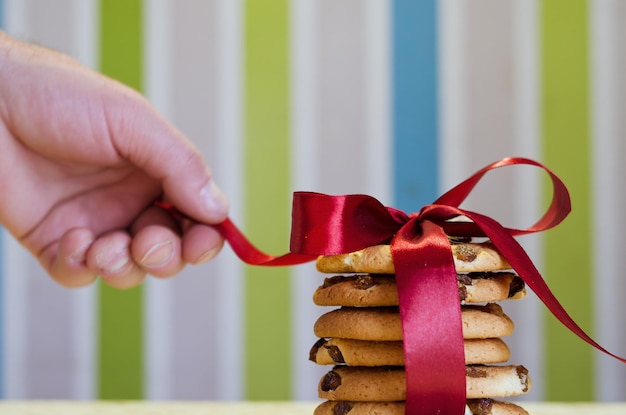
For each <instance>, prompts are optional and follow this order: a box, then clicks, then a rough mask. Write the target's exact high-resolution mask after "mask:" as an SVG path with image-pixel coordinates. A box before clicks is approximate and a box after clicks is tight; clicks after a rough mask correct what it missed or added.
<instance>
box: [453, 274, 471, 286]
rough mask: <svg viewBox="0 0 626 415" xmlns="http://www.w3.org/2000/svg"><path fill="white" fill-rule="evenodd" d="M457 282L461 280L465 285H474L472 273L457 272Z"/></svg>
mask: <svg viewBox="0 0 626 415" xmlns="http://www.w3.org/2000/svg"><path fill="white" fill-rule="evenodd" d="M456 280H457V282H460V283H461V284H463V285H472V284H473V281H472V276H471V275H470V274H456Z"/></svg>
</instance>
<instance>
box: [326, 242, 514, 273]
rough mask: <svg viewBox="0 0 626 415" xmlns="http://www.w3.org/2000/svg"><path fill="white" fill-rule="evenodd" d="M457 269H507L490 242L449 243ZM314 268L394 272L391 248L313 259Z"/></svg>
mask: <svg viewBox="0 0 626 415" xmlns="http://www.w3.org/2000/svg"><path fill="white" fill-rule="evenodd" d="M452 257H453V259H454V266H455V268H456V271H457V272H487V271H498V270H506V269H511V265H510V264H509V263H508V261H507V260H506V259H505V258H504V257H503V256H502V255H500V253H499V252H498V251H497V250H496V249H495V248H494V246H493V245H492V244H490V243H453V244H452ZM316 266H317V269H318V271H320V272H323V273H326V274H331V273H340V274H342V273H359V272H362V273H371V274H395V268H394V266H393V259H392V257H391V247H390V246H389V245H375V246H370V247H367V248H365V249H362V250H360V251H356V252H351V253H347V254H339V255H324V256H320V257H319V258H317V262H316Z"/></svg>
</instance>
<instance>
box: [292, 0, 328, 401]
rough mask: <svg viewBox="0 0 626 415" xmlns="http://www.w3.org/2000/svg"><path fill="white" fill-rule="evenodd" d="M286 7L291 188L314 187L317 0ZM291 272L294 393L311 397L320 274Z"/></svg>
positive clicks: (308, 267) (305, 269)
mask: <svg viewBox="0 0 626 415" xmlns="http://www.w3.org/2000/svg"><path fill="white" fill-rule="evenodd" d="M290 10H291V16H290V19H291V24H290V28H291V31H292V32H291V36H290V39H291V42H290V46H291V50H290V56H291V77H292V78H291V79H292V83H291V103H292V108H293V113H292V121H291V128H292V131H291V136H292V140H293V141H292V142H293V145H292V147H291V151H292V157H291V159H292V160H294V162H293V164H292V167H291V172H292V173H291V174H292V177H293V179H292V184H293V186H294V187H295V190H313V189H316V188H318V185H319V183H318V181H319V180H318V176H317V169H318V168H319V166H320V165H321V164H320V162H319V160H317V157H316V155H317V154H318V152H317V149H316V136H317V128H316V119H317V114H316V108H317V101H318V97H317V94H316V91H317V85H316V68H317V66H318V65H317V63H316V61H317V56H318V49H317V43H316V36H315V22H316V20H317V18H318V17H317V13H318V9H317V3H316V2H315V0H293V1H292V4H291V8H290ZM291 275H292V277H291V287H292V289H291V293H292V298H293V302H292V310H293V311H292V312H293V318H292V322H291V333H292V379H294V382H293V391H292V393H293V396H292V398H293V399H296V400H311V399H315V397H316V396H317V382H318V381H319V379H320V377H321V376H322V373H321V371H320V369H319V368H318V367H316V366H315V364H313V363H312V362H310V361H308V353H309V350H310V348H311V346H312V345H313V343H314V342H315V341H316V338H315V336H314V334H313V324H314V322H315V320H316V319H317V317H318V316H319V314H320V311H319V310H318V308H319V307H316V306H315V305H314V304H313V301H312V300H311V296H312V294H313V291H314V290H315V289H316V288H317V286H318V285H319V280H320V278H321V276H320V275H319V273H318V272H316V270H315V266H314V265H312V264H304V265H301V266H297V267H294V268H293V270H292V273H291Z"/></svg>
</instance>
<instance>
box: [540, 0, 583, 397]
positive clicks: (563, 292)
mask: <svg viewBox="0 0 626 415" xmlns="http://www.w3.org/2000/svg"><path fill="white" fill-rule="evenodd" d="M541 11H542V23H541V24H542V31H543V39H542V43H543V49H542V62H543V68H542V71H543V74H542V75H543V88H544V89H543V111H544V112H543V134H544V151H545V162H546V163H547V165H548V166H549V167H550V168H551V169H553V170H554V171H555V172H556V173H557V174H558V175H559V176H560V177H561V178H562V179H563V180H564V181H565V183H566V184H567V186H568V188H569V190H570V193H571V197H572V204H573V208H572V209H573V211H572V214H571V215H570V216H569V217H568V218H567V220H566V221H565V222H564V223H563V224H561V225H560V226H559V227H558V228H557V229H555V230H552V231H549V232H547V233H546V235H545V238H546V239H545V244H546V245H545V249H546V252H545V277H546V279H547V281H548V283H549V285H550V286H551V288H552V289H553V291H554V293H555V294H556V296H557V298H559V299H560V301H561V302H562V304H563V305H564V306H565V308H566V309H567V310H568V311H569V312H570V314H571V315H572V316H573V317H574V319H575V320H576V321H577V322H578V323H579V324H580V325H581V326H582V327H583V328H584V329H585V330H589V329H590V328H591V323H592V308H591V296H592V291H591V290H592V287H591V271H592V268H591V258H590V255H591V245H590V241H591V220H590V217H591V216H590V200H591V194H590V181H591V172H590V156H589V150H590V142H589V141H590V137H589V128H590V127H589V71H588V65H589V61H588V28H587V21H588V15H587V3H586V1H584V0H544V1H543V3H542V8H541ZM546 348H547V355H546V370H547V373H546V376H547V385H546V386H547V388H546V390H547V395H546V397H547V399H549V400H559V401H561V400H562V401H586V400H591V399H592V398H593V388H592V385H593V371H592V349H591V347H590V346H588V345H587V344H586V343H584V342H582V341H580V340H579V339H578V338H576V337H575V336H574V335H573V334H571V333H569V331H567V329H565V328H563V327H562V326H561V325H560V323H558V322H557V321H556V320H555V319H554V318H552V317H549V318H548V319H547V324H546Z"/></svg>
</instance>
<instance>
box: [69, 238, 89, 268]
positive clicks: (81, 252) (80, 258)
mask: <svg viewBox="0 0 626 415" xmlns="http://www.w3.org/2000/svg"><path fill="white" fill-rule="evenodd" d="M91 242H92V241H89V242H87V243H85V244H83V245H81V246H80V247H79V248H78V249H77V250H75V251H74V252H72V253H71V254H69V255H68V256H67V257H68V258H69V259H70V260H71V261H72V262H74V263H76V264H84V263H85V260H86V258H85V257H86V255H87V248H89V246H90V245H91Z"/></svg>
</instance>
